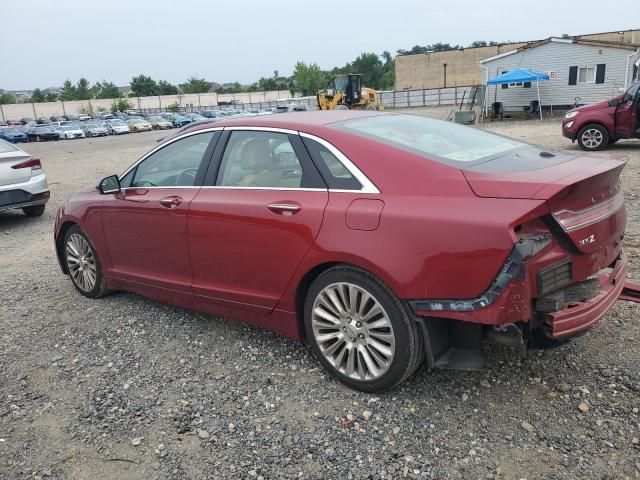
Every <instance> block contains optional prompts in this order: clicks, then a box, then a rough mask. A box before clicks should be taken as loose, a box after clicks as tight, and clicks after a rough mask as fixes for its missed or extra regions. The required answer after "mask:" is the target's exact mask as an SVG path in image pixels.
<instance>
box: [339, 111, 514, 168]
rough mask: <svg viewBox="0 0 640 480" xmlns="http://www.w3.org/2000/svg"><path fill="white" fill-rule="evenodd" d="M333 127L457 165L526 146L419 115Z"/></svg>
mask: <svg viewBox="0 0 640 480" xmlns="http://www.w3.org/2000/svg"><path fill="white" fill-rule="evenodd" d="M332 126H333V127H335V128H339V129H341V130H345V131H348V132H352V133H355V134H359V135H364V136H366V137H369V138H372V139H374V140H378V141H380V142H383V143H386V144H388V145H392V146H394V147H398V148H402V149H404V150H408V151H411V152H413V153H417V154H419V155H423V156H425V157H427V158H432V159H434V160H439V161H442V162H443V163H447V164H450V165H455V166H465V165H469V164H472V163H477V162H479V161H481V160H483V159H487V158H490V157H494V156H498V155H501V154H504V153H506V152H508V151H510V150H514V149H516V148H521V147H524V146H526V144H524V143H521V142H518V141H516V140H511V139H509V138H505V137H501V136H499V135H494V134H492V133H488V132H484V131H482V130H478V129H476V128H470V127H464V126H462V125H457V124H455V123H450V122H443V121H441V120H435V119H433V118H427V117H420V116H417V115H377V116H371V117H364V118H357V119H354V120H346V121H344V122H338V123H334V124H333V125H332Z"/></svg>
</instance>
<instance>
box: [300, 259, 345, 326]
mask: <svg viewBox="0 0 640 480" xmlns="http://www.w3.org/2000/svg"><path fill="white" fill-rule="evenodd" d="M336 265H343V264H342V263H340V262H327V263H321V264H320V265H316V266H315V267H313V268H312V269H311V270H309V271H308V272H307V273H306V274H305V275H304V277H302V280H300V283H299V284H298V289H297V290H296V317H297V320H298V325H299V326H300V331H301V332H302V335H303V336H304V335H305V331H304V301H305V299H306V297H307V292H308V291H309V287H311V284H312V283H313V281H314V280H315V279H316V278H318V276H319V275H321V274H322V273H323V272H326V271H327V270H329V269H330V268H331V267H335V266H336Z"/></svg>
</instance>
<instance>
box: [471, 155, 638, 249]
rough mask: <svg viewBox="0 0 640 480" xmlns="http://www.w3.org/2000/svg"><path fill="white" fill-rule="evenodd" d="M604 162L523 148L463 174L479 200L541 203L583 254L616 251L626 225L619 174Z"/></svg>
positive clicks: (616, 166) (613, 163)
mask: <svg viewBox="0 0 640 480" xmlns="http://www.w3.org/2000/svg"><path fill="white" fill-rule="evenodd" d="M624 165H625V163H624V162H622V161H620V160H615V159H612V158H607V157H601V158H598V157H591V156H578V155H573V154H567V153H559V152H545V151H542V150H539V149H537V148H534V147H527V148H525V149H522V150H518V151H516V152H511V153H509V154H508V155H504V156H502V157H499V158H495V159H492V160H489V161H487V162H483V163H480V164H476V165H472V166H470V167H467V168H465V169H463V170H462V173H463V174H464V176H465V178H466V179H467V182H468V183H469V186H470V187H471V189H472V190H473V192H474V193H475V194H476V195H477V196H479V197H490V198H505V199H509V198H513V199H536V200H545V201H546V203H547V205H548V207H549V213H551V214H552V217H553V218H554V221H555V222H556V224H557V225H558V226H559V227H560V228H562V229H563V230H564V232H565V233H566V235H567V236H568V237H569V238H570V239H571V242H572V243H573V244H574V245H575V247H576V248H577V249H578V250H580V251H581V252H584V253H591V252H595V251H598V250H601V249H602V248H617V247H618V245H619V243H620V242H621V240H622V236H623V234H624V228H625V224H626V213H625V210H624V197H623V193H622V191H621V189H620V172H621V171H622V169H623V168H624Z"/></svg>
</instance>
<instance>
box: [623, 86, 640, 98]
mask: <svg viewBox="0 0 640 480" xmlns="http://www.w3.org/2000/svg"><path fill="white" fill-rule="evenodd" d="M639 90H640V82H638V83H636V84H634V85H631V87H630V88H629V90H627V92H626V93H625V94H624V97H623V99H622V101H623V102H630V101H631V100H633V99H634V98H636V95H637V94H638V91H639Z"/></svg>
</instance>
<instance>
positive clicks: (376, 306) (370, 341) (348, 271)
mask: <svg viewBox="0 0 640 480" xmlns="http://www.w3.org/2000/svg"><path fill="white" fill-rule="evenodd" d="M304 326H305V332H306V337H307V341H308V342H309V344H310V345H311V349H312V350H313V352H314V354H315V355H316V357H317V358H318V360H319V361H320V363H322V364H323V366H324V367H325V368H326V369H327V370H328V371H329V373H330V374H331V375H333V376H334V377H335V378H337V379H338V380H339V381H341V382H342V383H344V384H346V385H348V386H350V387H352V388H355V389H357V390H361V391H364V392H382V391H385V390H389V389H391V388H393V387H395V386H396V385H398V384H400V383H402V382H403V381H405V380H406V379H407V378H408V377H409V376H410V375H411V374H413V373H414V372H415V371H416V369H417V368H418V367H419V366H420V364H421V363H422V361H423V360H424V348H425V347H424V342H423V338H422V335H421V333H420V330H419V328H418V325H417V323H416V322H415V321H414V320H413V319H412V318H411V316H410V315H409V312H408V311H407V309H406V308H405V306H404V305H403V304H402V302H401V301H400V300H399V299H398V297H396V296H395V294H394V293H393V292H392V291H391V290H390V289H389V288H388V287H387V286H386V285H384V284H383V283H382V282H381V281H380V280H378V279H377V278H376V277H374V276H373V275H372V274H370V273H368V272H366V271H364V270H361V269H359V268H357V267H353V266H348V265H339V266H336V267H333V268H330V269H329V270H327V271H325V272H323V273H322V274H320V275H319V276H318V277H317V278H316V279H315V280H314V281H313V283H312V284H311V287H310V288H309V291H308V292H307V296H306V299H305V305H304Z"/></svg>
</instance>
